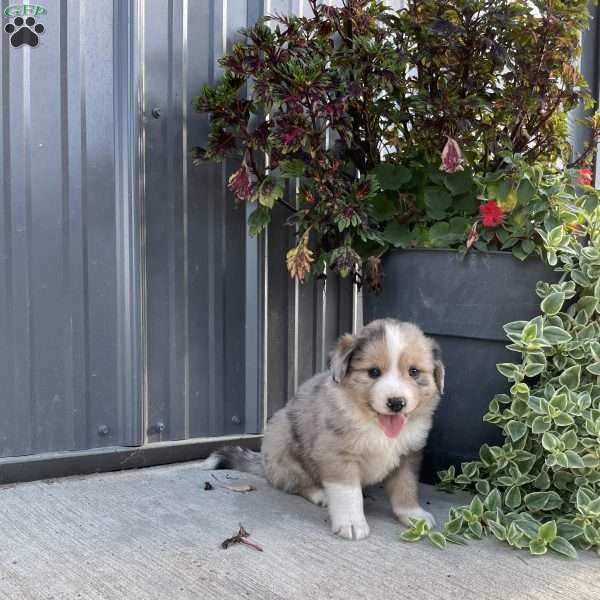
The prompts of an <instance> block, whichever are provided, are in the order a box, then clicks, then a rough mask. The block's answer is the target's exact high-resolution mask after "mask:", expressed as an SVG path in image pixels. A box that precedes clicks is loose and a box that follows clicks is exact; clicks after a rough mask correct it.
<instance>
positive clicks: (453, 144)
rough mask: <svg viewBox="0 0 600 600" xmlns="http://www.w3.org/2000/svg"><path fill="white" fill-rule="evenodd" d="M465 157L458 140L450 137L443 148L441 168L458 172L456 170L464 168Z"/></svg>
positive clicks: (449, 171)
mask: <svg viewBox="0 0 600 600" xmlns="http://www.w3.org/2000/svg"><path fill="white" fill-rule="evenodd" d="M462 164H463V157H462V152H461V151H460V146H459V145H458V142H457V141H456V140H455V139H453V138H451V137H448V141H447V142H446V145H445V146H444V149H443V150H442V164H441V166H440V170H442V171H446V173H456V171H462V170H463V166H462Z"/></svg>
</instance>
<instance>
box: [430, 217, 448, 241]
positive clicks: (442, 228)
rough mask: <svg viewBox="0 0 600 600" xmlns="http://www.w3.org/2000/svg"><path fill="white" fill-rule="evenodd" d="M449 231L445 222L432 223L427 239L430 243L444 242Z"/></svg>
mask: <svg viewBox="0 0 600 600" xmlns="http://www.w3.org/2000/svg"><path fill="white" fill-rule="evenodd" d="M449 231H450V225H449V223H447V222H446V221H441V222H438V223H434V224H433V225H432V226H431V228H430V229H429V237H430V238H431V241H432V242H439V241H442V242H443V240H444V238H445V237H446V236H447V235H448V232H449Z"/></svg>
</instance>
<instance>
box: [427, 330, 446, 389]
mask: <svg viewBox="0 0 600 600" xmlns="http://www.w3.org/2000/svg"><path fill="white" fill-rule="evenodd" d="M430 341H431V353H432V354H433V379H434V380H435V385H436V386H437V389H438V391H439V392H440V394H443V393H444V378H445V376H446V370H445V369H444V363H443V362H442V353H441V350H440V345H439V344H438V343H437V342H436V341H435V340H432V339H431V338H430Z"/></svg>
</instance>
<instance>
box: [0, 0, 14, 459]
mask: <svg viewBox="0 0 600 600" xmlns="http://www.w3.org/2000/svg"><path fill="white" fill-rule="evenodd" d="M4 4H5V3H4V2H3V3H2V5H3V9H4ZM3 47H4V49H6V50H5V51H3V52H2V75H3V77H2V80H1V81H0V84H1V87H2V97H3V98H6V104H5V105H4V106H3V109H2V132H3V140H2V161H3V165H2V166H3V174H4V177H3V181H2V187H3V192H4V206H2V207H1V208H2V210H3V211H4V232H3V233H4V236H3V238H4V252H3V254H4V255H5V256H6V278H5V282H4V283H5V288H4V289H5V290H6V311H7V315H6V316H7V321H6V330H7V333H8V337H9V339H8V340H7V342H8V347H9V348H14V347H15V340H16V336H15V319H14V302H13V295H12V294H13V292H12V289H13V286H12V279H13V243H14V239H13V233H12V219H13V214H12V206H11V194H12V189H11V188H12V186H11V175H12V160H11V158H12V157H11V154H10V137H11V110H12V107H11V104H10V94H9V86H10V61H9V57H8V50H7V49H8V47H9V42H8V40H6V41H5V42H4V44H3ZM9 356H10V365H8V369H9V370H8V373H9V374H10V377H11V380H12V387H11V388H10V392H12V393H13V394H14V390H15V384H16V381H15V376H16V360H15V352H10V353H9ZM5 392H6V390H5ZM13 409H14V407H13ZM9 416H10V413H9ZM14 436H15V434H14V432H13V442H16V439H15V438H14ZM9 439H10V438H9ZM13 447H14V444H13Z"/></svg>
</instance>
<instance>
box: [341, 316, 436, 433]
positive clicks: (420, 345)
mask: <svg viewBox="0 0 600 600" xmlns="http://www.w3.org/2000/svg"><path fill="white" fill-rule="evenodd" d="M331 370H332V376H333V378H334V380H335V381H337V382H338V383H339V385H341V386H343V388H344V389H345V390H346V391H347V392H348V395H349V396H350V398H352V400H353V401H354V402H355V403H356V404H357V405H358V406H359V407H360V408H361V409H362V410H363V411H364V412H365V413H366V414H367V415H368V416H369V417H370V418H372V419H377V420H378V421H379V424H380V425H381V427H382V428H383V430H384V432H385V433H386V435H388V436H389V437H395V436H396V435H398V433H400V431H401V429H402V427H403V426H404V424H405V422H406V420H407V419H409V418H410V417H411V416H413V415H431V414H433V411H434V410H435V408H436V406H437V403H438V401H439V397H440V394H441V393H442V391H443V386H444V366H443V364H442V362H441V360H440V359H439V351H438V347H437V344H436V343H435V342H434V341H433V340H431V339H429V338H427V337H425V335H424V334H423V332H422V331H421V330H420V329H419V328H418V327H417V326H416V325H413V324H412V323H403V322H401V321H396V320H393V319H382V320H377V321H373V322H372V323H370V324H369V325H367V326H366V327H365V328H364V329H363V330H362V331H361V332H360V333H359V334H358V335H357V336H343V337H342V338H340V340H339V341H338V345H337V348H336V351H335V352H334V354H333V356H332V360H331Z"/></svg>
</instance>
